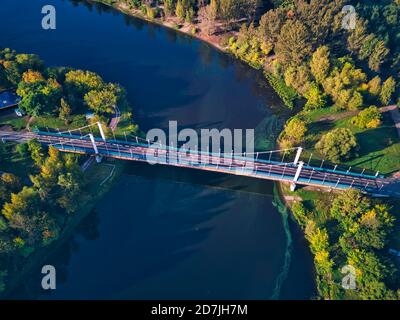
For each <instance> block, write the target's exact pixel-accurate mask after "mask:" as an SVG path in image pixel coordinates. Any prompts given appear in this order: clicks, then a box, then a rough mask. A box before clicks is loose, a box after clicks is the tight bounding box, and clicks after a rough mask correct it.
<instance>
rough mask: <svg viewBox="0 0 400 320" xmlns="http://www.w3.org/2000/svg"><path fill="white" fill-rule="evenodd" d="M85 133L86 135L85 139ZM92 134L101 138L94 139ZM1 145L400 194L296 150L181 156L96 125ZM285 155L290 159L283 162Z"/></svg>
mask: <svg viewBox="0 0 400 320" xmlns="http://www.w3.org/2000/svg"><path fill="white" fill-rule="evenodd" d="M87 130H89V131H90V132H89V133H87ZM95 131H96V133H97V134H99V135H100V137H95ZM0 139H1V140H2V141H3V142H5V141H14V142H17V143H22V142H26V141H29V140H32V139H36V140H37V141H39V142H40V143H42V144H43V145H46V146H53V147H55V148H57V149H58V150H60V151H63V152H70V153H78V154H86V155H92V156H95V157H96V160H97V161H98V162H100V161H101V159H102V158H103V157H106V158H115V159H122V160H130V161H139V162H148V163H152V164H161V165H166V166H175V167H185V168H192V169H198V170H205V171H214V172H221V173H225V174H233V175H241V176H249V177H253V178H258V179H266V180H271V181H280V182H286V183H289V184H290V186H291V190H295V188H296V186H298V185H302V186H314V187H318V188H325V189H331V190H333V189H336V190H346V189H350V188H355V189H359V190H361V191H362V192H365V193H369V194H373V195H376V196H400V193H399V192H395V191H393V190H392V189H391V188H390V184H391V182H390V181H389V180H387V179H384V177H383V176H381V175H379V173H378V172H377V173H375V174H372V173H369V172H365V170H362V171H361V172H355V171H354V170H352V168H348V169H347V170H346V169H342V168H338V166H334V167H327V166H324V161H322V162H321V165H319V166H315V165H312V164H311V161H310V160H311V157H310V159H309V161H308V162H307V161H301V155H302V152H303V149H302V148H301V147H298V148H292V149H286V150H274V151H266V152H254V153H251V154H246V153H221V152H219V153H212V152H209V151H198V150H186V149H185V148H184V147H181V148H177V147H171V146H167V145H162V144H160V143H159V142H154V141H149V140H146V139H143V138H140V137H137V136H133V137H132V136H129V139H128V137H127V136H126V135H125V140H117V139H116V138H115V136H114V138H113V139H106V136H105V134H104V132H103V129H102V126H101V124H100V123H95V124H92V125H89V126H86V127H82V128H79V129H75V130H69V131H65V132H60V131H57V132H52V131H50V130H49V129H47V131H40V130H35V131H32V132H9V131H7V132H6V131H0ZM288 154H290V155H292V156H291V157H292V158H293V159H291V160H290V159H288V157H287V155H288ZM285 159H286V160H285Z"/></svg>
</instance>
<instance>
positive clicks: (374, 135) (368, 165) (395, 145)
mask: <svg viewBox="0 0 400 320" xmlns="http://www.w3.org/2000/svg"><path fill="white" fill-rule="evenodd" d="M331 112H332V110H330V108H328V109H323V110H317V111H315V112H313V113H310V114H308V115H307V116H306V117H305V119H306V120H307V121H308V122H309V123H310V124H309V126H308V128H309V131H308V133H307V136H306V142H305V144H306V152H305V156H306V157H307V156H309V155H310V153H313V158H314V159H321V157H320V155H318V152H316V150H315V144H316V143H317V142H318V141H319V140H320V138H321V136H322V135H324V134H325V133H327V132H328V131H330V130H332V129H335V128H348V129H350V130H351V131H352V132H353V133H354V134H355V136H356V138H357V141H358V143H359V145H360V150H359V152H358V156H357V157H355V158H353V159H350V160H349V161H346V162H344V163H343V164H344V165H347V166H352V167H357V168H362V169H364V168H365V169H367V170H371V171H380V172H381V173H383V174H386V175H388V174H391V173H393V172H396V171H399V170H400V161H399V159H400V139H399V137H398V135H397V131H396V128H395V127H394V123H393V121H392V119H391V117H390V115H389V114H384V115H383V123H382V125H381V126H380V127H378V128H376V129H359V128H357V127H355V126H354V125H353V124H352V123H351V119H352V117H353V115H352V114H346V113H342V114H341V113H339V114H338V115H337V116H336V117H337V118H336V119H330V118H329V114H331Z"/></svg>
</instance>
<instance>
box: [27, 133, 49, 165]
mask: <svg viewBox="0 0 400 320" xmlns="http://www.w3.org/2000/svg"><path fill="white" fill-rule="evenodd" d="M28 149H29V152H30V153H31V158H32V160H33V161H34V162H35V164H36V166H38V167H40V166H41V165H42V164H43V163H44V160H45V154H44V151H43V148H42V145H41V144H40V142H38V141H37V140H30V141H28Z"/></svg>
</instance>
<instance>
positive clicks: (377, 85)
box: [368, 76, 382, 98]
mask: <svg viewBox="0 0 400 320" xmlns="http://www.w3.org/2000/svg"><path fill="white" fill-rule="evenodd" d="M381 84H382V80H381V78H380V77H379V76H375V77H374V78H373V79H371V80H370V81H369V82H368V92H369V94H370V95H371V96H372V97H373V98H378V97H379V96H380V94H381V90H382V85H381Z"/></svg>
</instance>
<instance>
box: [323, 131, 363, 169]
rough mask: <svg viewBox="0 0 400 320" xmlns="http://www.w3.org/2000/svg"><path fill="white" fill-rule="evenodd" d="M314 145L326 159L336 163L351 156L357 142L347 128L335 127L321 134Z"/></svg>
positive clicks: (356, 146) (356, 147)
mask: <svg viewBox="0 0 400 320" xmlns="http://www.w3.org/2000/svg"><path fill="white" fill-rule="evenodd" d="M315 147H316V149H317V150H318V152H319V153H320V154H321V155H322V156H324V157H325V158H326V159H327V160H330V161H332V162H334V163H338V162H339V161H340V160H343V159H349V158H351V157H352V156H353V155H354V153H355V151H356V150H357V149H358V143H357V139H356V137H355V136H354V134H353V133H352V132H351V131H350V130H349V129H346V128H337V129H334V130H332V131H329V132H328V133H327V134H325V135H324V136H322V138H321V140H320V141H319V142H318V143H317V144H316V146H315Z"/></svg>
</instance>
